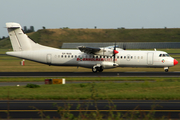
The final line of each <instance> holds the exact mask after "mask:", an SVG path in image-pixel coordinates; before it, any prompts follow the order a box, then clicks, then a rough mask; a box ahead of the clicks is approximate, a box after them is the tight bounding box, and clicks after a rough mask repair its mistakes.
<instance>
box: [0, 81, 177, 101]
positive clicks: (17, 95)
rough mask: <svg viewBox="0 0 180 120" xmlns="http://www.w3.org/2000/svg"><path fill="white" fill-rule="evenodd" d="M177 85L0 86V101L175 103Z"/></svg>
mask: <svg viewBox="0 0 180 120" xmlns="http://www.w3.org/2000/svg"><path fill="white" fill-rule="evenodd" d="M179 86H180V82H177V81H176V82H159V81H158V82H148V81H145V82H137V83H129V82H124V83H115V82H101V83H94V82H92V83H81V84H65V85H57V84H56V85H53V84H51V85H41V86H40V87H39V88H26V87H25V86H19V87H17V86H11V87H10V86H6V87H0V91H1V92H0V98H1V99H12V100H15V99H30V100H33V99H52V100H59V99H67V100H71V99H76V100H80V99H93V100H98V99H109V100H111V99H122V100H130V99H138V100H141V99H142V100H179V99H180V94H179V92H180V90H179Z"/></svg>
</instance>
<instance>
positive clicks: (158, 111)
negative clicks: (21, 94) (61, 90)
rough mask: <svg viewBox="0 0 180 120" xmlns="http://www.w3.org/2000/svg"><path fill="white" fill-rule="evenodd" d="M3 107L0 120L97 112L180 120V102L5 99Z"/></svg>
mask: <svg viewBox="0 0 180 120" xmlns="http://www.w3.org/2000/svg"><path fill="white" fill-rule="evenodd" d="M0 106H1V107H0V118H7V117H9V116H10V117H11V118H16V119H18V118H41V115H39V114H40V113H43V117H44V118H45V117H46V116H49V117H50V118H55V117H56V118H60V117H62V115H63V113H64V114H65V112H66V113H67V112H68V113H71V114H73V115H74V116H76V117H77V116H79V115H80V113H85V112H87V113H88V114H89V115H91V113H92V112H95V113H97V110H98V112H100V113H101V114H102V115H103V116H104V117H108V115H110V114H109V113H110V111H111V112H113V113H114V114H118V113H123V114H122V115H124V117H129V116H126V115H132V113H133V114H134V115H137V116H139V118H144V116H145V115H147V114H148V113H149V114H152V116H154V117H156V118H162V116H164V117H165V118H180V116H179V113H180V100H169V101H161V100H156V101H153V100H128V101H127V100H113V101H107V100H97V101H94V100H1V101H0ZM58 110H59V111H58ZM38 112H39V114H38ZM58 112H59V113H58ZM121 117H122V116H121Z"/></svg>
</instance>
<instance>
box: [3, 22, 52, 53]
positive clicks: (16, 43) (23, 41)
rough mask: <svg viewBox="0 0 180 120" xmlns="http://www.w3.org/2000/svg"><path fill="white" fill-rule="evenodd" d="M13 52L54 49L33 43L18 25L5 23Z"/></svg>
mask: <svg viewBox="0 0 180 120" xmlns="http://www.w3.org/2000/svg"><path fill="white" fill-rule="evenodd" d="M6 27H7V29H8V33H9V37H10V40H11V44H12V48H13V51H28V50H42V49H54V48H52V47H47V46H43V45H40V44H38V43H35V42H34V41H32V40H31V39H30V38H29V37H28V36H27V35H26V34H24V32H23V31H22V28H21V25H20V24H19V23H13V22H10V23H6Z"/></svg>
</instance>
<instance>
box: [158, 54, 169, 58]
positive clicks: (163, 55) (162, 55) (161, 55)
mask: <svg viewBox="0 0 180 120" xmlns="http://www.w3.org/2000/svg"><path fill="white" fill-rule="evenodd" d="M159 57H170V55H169V54H160V55H159Z"/></svg>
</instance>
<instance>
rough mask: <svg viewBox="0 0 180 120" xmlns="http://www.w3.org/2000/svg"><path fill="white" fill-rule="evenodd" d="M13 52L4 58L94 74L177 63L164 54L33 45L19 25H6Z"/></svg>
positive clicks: (165, 68)
mask: <svg viewBox="0 0 180 120" xmlns="http://www.w3.org/2000/svg"><path fill="white" fill-rule="evenodd" d="M6 27H7V29H8V33H9V37H10V40H11V44H12V47H13V51H11V52H6V54H7V55H10V56H14V57H18V58H23V59H27V60H31V61H35V62H39V63H43V64H48V65H55V66H80V67H86V68H91V69H92V71H93V72H94V73H95V72H97V71H99V72H102V71H103V69H108V68H115V67H153V68H164V70H165V72H168V69H169V67H171V66H174V65H176V64H178V61H177V60H176V59H174V58H172V57H170V56H169V55H168V54H167V53H166V52H163V51H156V50H154V51H138V50H136V51H135V50H123V49H120V48H117V46H116V45H114V46H109V47H105V48H94V47H85V46H79V47H78V49H79V50H72V49H68V50H67V49H56V48H52V47H47V46H43V45H40V44H38V43H35V42H34V41H32V40H31V39H30V38H28V36H27V35H26V34H24V33H23V31H22V29H21V26H20V24H18V23H6Z"/></svg>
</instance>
